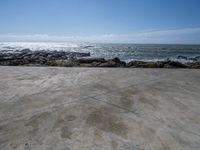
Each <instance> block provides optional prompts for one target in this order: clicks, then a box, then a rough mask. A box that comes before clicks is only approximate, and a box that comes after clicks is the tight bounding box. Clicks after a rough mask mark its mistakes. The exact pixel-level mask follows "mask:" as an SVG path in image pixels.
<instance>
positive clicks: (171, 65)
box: [164, 61, 187, 68]
mask: <svg viewBox="0 0 200 150" xmlns="http://www.w3.org/2000/svg"><path fill="white" fill-rule="evenodd" d="M164 68H187V66H186V65H184V64H182V63H180V62H177V61H167V62H164Z"/></svg>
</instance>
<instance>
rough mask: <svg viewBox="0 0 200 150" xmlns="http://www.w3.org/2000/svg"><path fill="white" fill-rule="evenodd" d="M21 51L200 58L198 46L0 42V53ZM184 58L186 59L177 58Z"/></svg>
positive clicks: (143, 58)
mask: <svg viewBox="0 0 200 150" xmlns="http://www.w3.org/2000/svg"><path fill="white" fill-rule="evenodd" d="M23 49H30V50H33V51H37V50H46V51H71V52H90V54H91V57H101V58H106V59H110V58H114V57H118V58H120V59H121V60H123V61H126V62H129V61H132V60H140V61H163V60H167V59H170V60H175V61H180V62H182V63H184V62H191V61H194V58H196V57H199V56H200V45H174V44H171V45H170V44H96V43H64V42H63V43H55V42H51V43H50V42H49V43H48V42H43V43H42V42H0V52H1V53H12V52H16V51H20V50H23ZM178 56H184V57H186V58H179V59H177V58H178Z"/></svg>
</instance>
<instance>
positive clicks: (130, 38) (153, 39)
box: [0, 27, 200, 44]
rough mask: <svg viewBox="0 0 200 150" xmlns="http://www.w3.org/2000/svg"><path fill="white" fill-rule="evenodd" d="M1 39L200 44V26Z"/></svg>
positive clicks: (5, 36) (17, 36) (0, 38)
mask: <svg viewBox="0 0 200 150" xmlns="http://www.w3.org/2000/svg"><path fill="white" fill-rule="evenodd" d="M0 41H33V42H34V41H37V42H40V41H43V42H44V41H50V42H51V41H56V42H57V41H61V42H108V43H109V42H122V43H126V42H127V43H194V44H200V27H198V28H184V29H170V30H160V31H149V32H137V33H131V34H104V35H88V36H54V35H47V34H34V35H12V34H6V35H0Z"/></svg>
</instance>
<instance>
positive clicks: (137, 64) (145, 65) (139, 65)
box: [127, 61, 164, 68]
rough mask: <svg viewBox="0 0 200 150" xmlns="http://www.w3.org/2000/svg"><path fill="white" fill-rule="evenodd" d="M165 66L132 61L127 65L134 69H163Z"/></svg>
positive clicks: (161, 63)
mask: <svg viewBox="0 0 200 150" xmlns="http://www.w3.org/2000/svg"><path fill="white" fill-rule="evenodd" d="M163 66H164V64H163V62H144V61H131V62H129V63H127V67H132V68H163Z"/></svg>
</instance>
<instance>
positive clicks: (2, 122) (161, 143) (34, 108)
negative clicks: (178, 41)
mask: <svg viewBox="0 0 200 150" xmlns="http://www.w3.org/2000/svg"><path fill="white" fill-rule="evenodd" d="M0 149H1V150H199V149H200V70H175V69H126V68H121V69H120V68H112V69H109V68H52V67H46V68H43V67H39V68H37V67H0Z"/></svg>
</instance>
